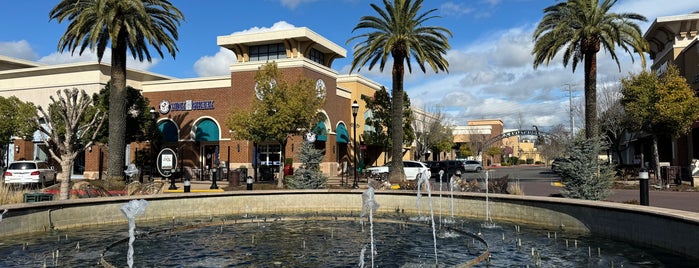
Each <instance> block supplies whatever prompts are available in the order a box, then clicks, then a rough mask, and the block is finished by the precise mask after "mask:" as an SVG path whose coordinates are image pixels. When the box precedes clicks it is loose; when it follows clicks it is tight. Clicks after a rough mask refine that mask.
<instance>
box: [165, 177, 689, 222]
mask: <svg viewBox="0 0 699 268" xmlns="http://www.w3.org/2000/svg"><path fill="white" fill-rule="evenodd" d="M328 181H340V178H339V177H336V178H330V179H329V180H328ZM349 183H351V181H350V182H349ZM520 184H521V188H522V190H523V191H524V193H525V195H532V196H549V197H550V196H560V191H561V190H562V188H561V187H560V186H555V185H552V184H551V183H550V182H545V181H527V182H524V181H522V182H520ZM175 186H176V187H177V190H168V189H169V187H170V181H169V180H163V191H162V192H163V193H182V192H184V185H183V183H182V181H177V182H175ZM211 186H212V183H211V181H208V180H204V181H196V180H195V181H190V191H191V192H223V191H246V190H247V184H246V183H245V182H244V181H241V182H240V183H239V184H238V185H237V186H236V185H232V184H230V183H229V182H228V181H227V180H222V181H216V186H218V188H216V189H211ZM252 186H253V188H252V190H253V191H254V190H276V189H278V188H277V186H276V182H274V181H264V182H255V183H253V185H252ZM345 186H346V188H348V189H349V187H350V185H349V184H347V185H345ZM335 187H340V186H339V185H337V186H335ZM359 187H360V189H365V188H366V187H367V184H366V182H361V181H360V183H359ZM639 200H640V192H639V190H627V189H614V190H613V193H612V195H610V196H609V197H607V198H606V199H605V201H609V202H619V203H634V204H638V201H639ZM648 200H649V203H650V206H654V207H662V208H670V209H677V210H684V211H692V212H698V213H699V191H694V192H679V191H672V190H656V189H651V190H650V191H649V197H648Z"/></svg>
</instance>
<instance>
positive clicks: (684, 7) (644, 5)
mask: <svg viewBox="0 0 699 268" xmlns="http://www.w3.org/2000/svg"><path fill="white" fill-rule="evenodd" d="M661 2H662V1H658V0H623V1H619V2H618V3H617V4H616V5H615V6H614V9H613V10H612V12H616V13H624V12H631V13H638V14H641V15H643V16H645V17H646V18H647V19H648V22H645V23H638V25H639V26H641V30H643V31H645V30H647V29H648V27H650V24H651V23H652V22H653V20H655V18H657V17H664V16H674V15H683V14H690V13H693V12H695V11H699V4H697V1H696V0H673V1H671V2H663V3H661Z"/></svg>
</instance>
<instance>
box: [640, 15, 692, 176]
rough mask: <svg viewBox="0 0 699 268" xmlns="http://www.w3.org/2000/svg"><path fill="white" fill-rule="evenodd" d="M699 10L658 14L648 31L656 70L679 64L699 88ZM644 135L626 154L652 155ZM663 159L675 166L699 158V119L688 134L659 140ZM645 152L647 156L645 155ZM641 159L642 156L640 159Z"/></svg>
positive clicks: (647, 35)
mask: <svg viewBox="0 0 699 268" xmlns="http://www.w3.org/2000/svg"><path fill="white" fill-rule="evenodd" d="M698 30H699V13H692V14H685V15H675V16H666V17H658V18H656V19H655V20H654V21H653V23H652V24H651V26H650V27H649V28H648V30H647V31H646V33H645V34H644V36H643V37H644V38H645V39H646V40H647V41H648V44H649V46H650V52H649V54H650V58H651V60H652V61H653V63H652V65H651V69H652V70H656V71H660V72H662V71H663V70H665V69H667V67H668V66H669V65H675V66H677V68H678V69H679V71H680V74H681V75H683V76H684V77H685V78H686V79H687V83H688V84H689V86H690V87H691V88H692V89H693V90H694V91H695V92H696V91H697V90H699V35H698ZM647 139H648V138H646V139H643V138H641V139H640V140H638V141H637V142H634V143H632V146H631V150H629V151H628V153H627V155H626V157H628V158H629V159H644V158H645V160H643V162H648V160H647V159H649V158H650V156H651V153H650V148H649V147H650V146H643V145H644V144H650V143H649V140H647ZM658 150H659V154H660V161H661V162H665V163H667V164H669V165H672V166H681V167H689V165H690V164H691V161H692V159H699V120H697V121H695V122H694V124H693V125H692V129H691V131H690V132H689V133H688V134H687V135H682V136H681V137H679V138H677V139H665V140H659V144H658ZM644 156H645V157H644ZM637 161H638V160H637Z"/></svg>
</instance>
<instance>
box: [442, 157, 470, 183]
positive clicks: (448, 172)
mask: <svg viewBox="0 0 699 268" xmlns="http://www.w3.org/2000/svg"><path fill="white" fill-rule="evenodd" d="M439 165H440V169H441V170H444V176H442V180H443V181H449V178H451V177H452V176H454V174H455V173H456V172H457V171H458V172H459V173H464V172H466V170H465V169H464V161H461V160H443V161H440V162H439Z"/></svg>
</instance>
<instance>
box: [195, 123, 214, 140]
mask: <svg viewBox="0 0 699 268" xmlns="http://www.w3.org/2000/svg"><path fill="white" fill-rule="evenodd" d="M194 135H195V138H194V140H196V141H218V137H219V130H218V126H217V125H216V123H214V121H213V120H211V119H205V120H202V121H201V122H199V123H198V124H197V127H196V131H195V132H194Z"/></svg>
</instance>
